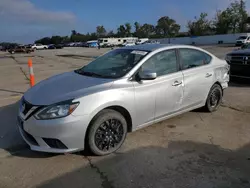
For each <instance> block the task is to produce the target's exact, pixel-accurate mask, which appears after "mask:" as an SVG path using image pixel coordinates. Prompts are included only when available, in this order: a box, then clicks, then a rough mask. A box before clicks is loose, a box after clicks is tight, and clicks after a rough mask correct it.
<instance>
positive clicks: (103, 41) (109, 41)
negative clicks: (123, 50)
mask: <svg viewBox="0 0 250 188" xmlns="http://www.w3.org/2000/svg"><path fill="white" fill-rule="evenodd" d="M98 42H99V44H100V46H101V47H102V46H107V47H109V46H118V45H121V44H122V43H123V40H122V39H121V38H99V39H98Z"/></svg>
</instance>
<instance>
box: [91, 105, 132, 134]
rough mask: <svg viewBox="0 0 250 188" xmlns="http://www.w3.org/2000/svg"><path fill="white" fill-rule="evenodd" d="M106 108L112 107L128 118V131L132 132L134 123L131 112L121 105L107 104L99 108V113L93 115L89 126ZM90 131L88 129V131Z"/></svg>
mask: <svg viewBox="0 0 250 188" xmlns="http://www.w3.org/2000/svg"><path fill="white" fill-rule="evenodd" d="M106 109H111V110H115V111H117V112H119V113H120V114H121V115H123V116H124V118H125V119H126V122H127V127H128V132H132V130H133V126H132V125H133V124H132V117H131V114H130V113H129V111H128V110H127V109H126V108H125V107H123V106H121V105H110V106H107V107H104V108H102V109H101V110H99V111H98V112H97V113H95V115H94V116H93V117H91V119H90V122H89V124H88V128H87V129H89V127H90V124H91V123H92V122H93V120H94V119H95V117H96V116H97V115H98V114H99V113H100V112H102V111H103V110H106ZM87 132H88V131H87Z"/></svg>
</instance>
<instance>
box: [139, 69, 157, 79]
mask: <svg viewBox="0 0 250 188" xmlns="http://www.w3.org/2000/svg"><path fill="white" fill-rule="evenodd" d="M138 76H139V78H140V79H141V80H154V79H156V77H157V73H156V72H154V71H151V70H144V71H140V72H139V74H138Z"/></svg>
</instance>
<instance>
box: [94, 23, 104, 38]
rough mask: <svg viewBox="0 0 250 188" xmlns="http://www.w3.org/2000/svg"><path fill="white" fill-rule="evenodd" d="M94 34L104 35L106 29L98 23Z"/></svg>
mask: <svg viewBox="0 0 250 188" xmlns="http://www.w3.org/2000/svg"><path fill="white" fill-rule="evenodd" d="M96 35H97V36H98V37H104V36H105V35H106V29H105V28H104V26H103V25H99V26H97V27H96Z"/></svg>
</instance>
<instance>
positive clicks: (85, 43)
mask: <svg viewBox="0 0 250 188" xmlns="http://www.w3.org/2000/svg"><path fill="white" fill-rule="evenodd" d="M81 47H89V45H88V43H87V42H83V43H82V46H81Z"/></svg>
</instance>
